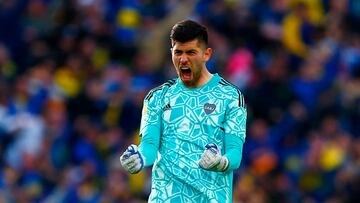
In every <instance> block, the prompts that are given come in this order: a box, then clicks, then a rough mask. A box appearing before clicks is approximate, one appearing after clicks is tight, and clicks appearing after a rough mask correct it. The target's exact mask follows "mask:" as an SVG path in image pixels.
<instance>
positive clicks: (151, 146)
mask: <svg viewBox="0 0 360 203" xmlns="http://www.w3.org/2000/svg"><path fill="white" fill-rule="evenodd" d="M141 136H142V138H141V142H140V145H139V151H140V153H141V155H142V156H143V157H144V159H145V167H147V166H151V165H152V164H153V163H154V161H155V160H156V158H157V152H158V149H159V142H160V129H159V128H158V127H157V126H151V125H149V126H147V127H146V129H145V130H144V131H143V133H141Z"/></svg>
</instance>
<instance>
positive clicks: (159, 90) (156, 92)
mask: <svg viewBox="0 0 360 203" xmlns="http://www.w3.org/2000/svg"><path fill="white" fill-rule="evenodd" d="M176 82H177V81H176V79H171V80H168V81H166V82H164V83H163V84H162V85H160V86H157V87H155V88H153V89H151V90H150V91H149V93H148V94H147V95H146V97H145V99H144V100H145V101H149V100H151V99H153V98H157V97H162V96H163V95H164V94H165V93H166V92H167V90H169V88H170V87H172V86H173V85H175V84H176Z"/></svg>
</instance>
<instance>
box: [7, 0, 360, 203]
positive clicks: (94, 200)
mask: <svg viewBox="0 0 360 203" xmlns="http://www.w3.org/2000/svg"><path fill="white" fill-rule="evenodd" d="M184 18H191V19H194V20H198V21H199V22H201V23H203V24H205V25H206V26H207V27H208V28H209V34H210V36H209V37H210V39H209V41H210V46H211V47H212V48H213V49H214V55H213V58H212V59H211V60H210V61H209V62H208V64H207V66H208V68H209V69H210V71H211V72H213V73H215V72H218V73H220V74H221V75H222V76H224V77H225V78H227V79H228V80H229V81H231V82H232V83H234V84H235V85H237V86H238V87H239V88H240V89H241V91H242V92H243V93H244V95H245V99H246V102H247V110H248V127H247V138H246V143H245V145H244V151H243V160H242V164H241V167H240V168H239V169H238V170H236V171H235V178H234V193H233V194H234V202H237V203H263V202H264V203H265V202H266V203H268V202H271V203H277V202H279V203H280V202H281V203H282V202H284V203H287V202H289V203H290V202H294V203H296V202H304V203H316V202H325V203H350V202H360V195H359V194H360V26H359V25H360V1H359V0H197V1H196V0H183V1H181V0H63V1H62V0H2V1H0V155H1V156H0V202H6V203H7V202H9V203H13V202H17V203H25V202H45V203H57V202H59V203H65V202H66V203H72V202H82V203H98V202H99V203H120V202H145V201H146V198H147V196H148V194H149V187H150V184H151V181H150V174H151V173H150V170H151V169H150V168H149V169H146V170H145V171H143V172H141V173H140V174H137V175H132V176H130V175H128V174H127V173H125V172H124V171H123V170H122V169H121V168H120V167H119V161H118V160H119V156H120V154H121V153H122V152H123V150H124V149H125V148H126V146H128V144H130V143H138V142H139V136H138V128H139V124H140V118H141V108H142V100H143V98H144V97H145V95H146V94H147V92H148V91H149V90H150V89H152V88H154V87H156V86H158V85H160V84H162V83H163V82H165V81H166V80H168V79H171V78H174V77H176V74H175V71H174V68H173V67H172V64H171V57H170V56H171V55H170V51H169V48H170V41H169V32H170V28H171V26H172V25H173V24H174V23H175V22H177V21H179V20H181V19H184Z"/></svg>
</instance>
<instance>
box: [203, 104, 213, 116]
mask: <svg viewBox="0 0 360 203" xmlns="http://www.w3.org/2000/svg"><path fill="white" fill-rule="evenodd" d="M215 109H216V105H215V104H210V103H205V104H204V111H205V113H206V115H209V114H211V113H212V112H214V111H215Z"/></svg>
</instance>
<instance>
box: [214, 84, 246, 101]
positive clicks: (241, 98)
mask: <svg viewBox="0 0 360 203" xmlns="http://www.w3.org/2000/svg"><path fill="white" fill-rule="evenodd" d="M219 84H221V85H224V86H230V87H232V88H234V89H235V90H236V91H237V93H238V100H239V107H243V108H246V107H245V106H246V105H245V99H244V95H243V94H242V93H241V91H240V89H239V88H238V87H237V86H236V85H234V84H232V83H230V82H229V81H227V80H225V79H223V78H222V79H221V80H220V81H219Z"/></svg>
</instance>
